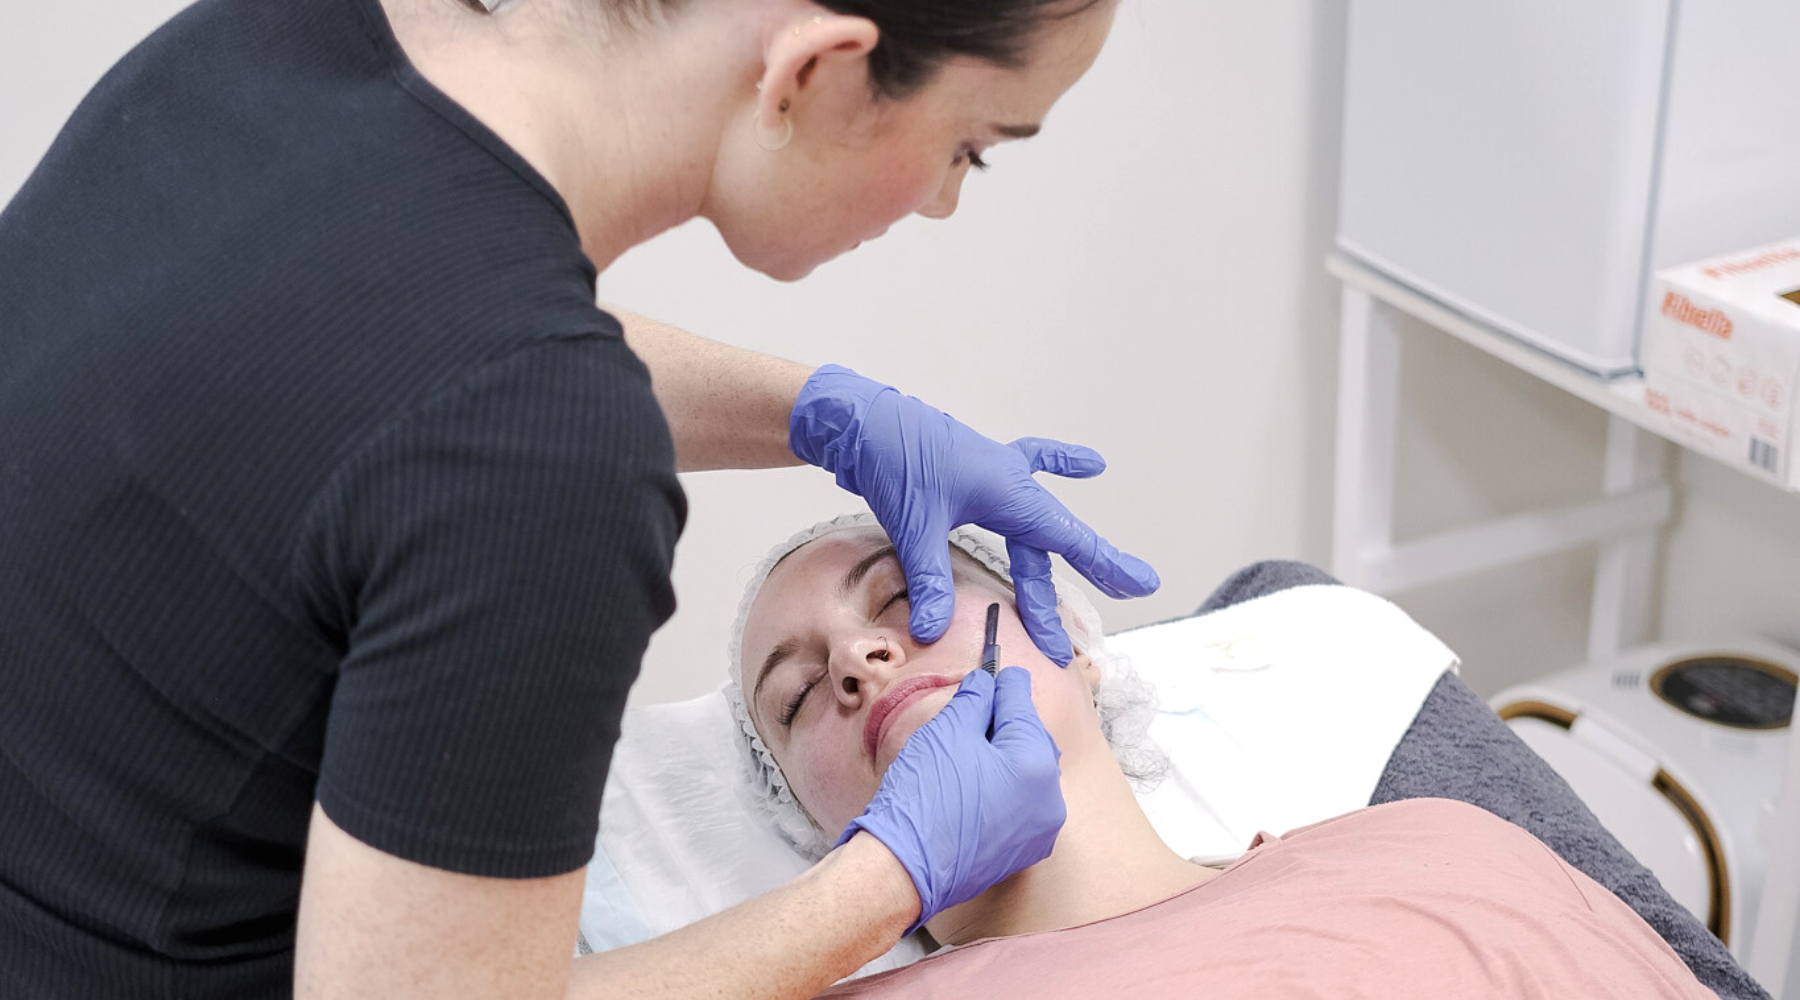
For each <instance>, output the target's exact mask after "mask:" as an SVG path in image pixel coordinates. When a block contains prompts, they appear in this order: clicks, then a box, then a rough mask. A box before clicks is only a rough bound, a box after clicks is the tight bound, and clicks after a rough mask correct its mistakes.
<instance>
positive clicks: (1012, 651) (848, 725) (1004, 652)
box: [741, 528, 1098, 835]
mask: <svg viewBox="0 0 1800 1000" xmlns="http://www.w3.org/2000/svg"><path fill="white" fill-rule="evenodd" d="M951 553H952V567H953V569H954V573H955V580H956V614H955V616H954V617H953V618H952V619H951V622H950V627H949V630H948V631H946V632H945V633H944V637H943V638H942V639H940V640H938V641H937V642H935V643H932V644H931V645H929V646H927V645H922V644H920V643H917V642H915V641H914V640H913V638H912V636H911V634H910V633H909V631H908V629H907V619H908V613H909V610H910V607H909V605H908V604H907V600H906V578H905V576H904V575H903V574H902V573H901V571H900V563H899V561H898V559H897V558H896V557H895V555H894V549H893V546H892V545H891V544H890V543H889V542H888V539H887V536H886V535H885V534H883V533H882V532H881V530H880V529H878V528H868V529H858V530H851V531H841V532H837V533H834V534H831V535H827V536H825V537H824V538H821V539H819V540H817V541H814V542H811V543H809V544H807V545H805V546H803V547H801V548H800V549H797V550H796V551H794V552H793V553H792V554H790V555H789V556H788V557H787V558H786V559H784V560H783V561H782V562H781V564H780V565H778V566H776V567H775V570H774V571H773V572H772V573H770V574H769V578H768V580H767V581H766V582H765V583H764V584H763V588H762V590H761V591H760V592H758V594H757V596H756V601H755V603H754V604H753V605H752V606H751V609H750V615H749V618H748V619H747V620H746V622H745V625H744V643H743V654H742V655H743V663H742V665H741V666H742V669H743V678H744V698H745V701H746V702H747V703H748V705H749V708H750V717H751V720H752V721H753V722H755V724H756V730H757V733H758V734H759V735H760V736H761V737H762V739H763V742H764V743H765V744H767V745H768V747H769V749H770V750H771V751H773V752H774V754H775V759H776V760H777V761H779V762H780V763H781V770H782V773H783V774H785V775H786V776H787V780H788V784H789V786H790V787H791V788H792V789H793V791H794V794H795V796H796V797H797V798H798V799H799V800H800V803H801V804H802V805H803V806H805V807H806V810H807V812H808V813H809V814H811V816H812V817H813V820H814V821H815V822H817V823H818V824H819V826H820V827H821V828H823V829H824V830H825V831H826V832H828V833H831V834H833V835H835V834H836V833H837V832H838V831H840V830H842V829H843V828H844V826H845V825H846V824H848V823H849V822H850V821H851V820H852V819H855V818H856V817H857V816H859V815H861V813H862V811H863V809H864V808H865V807H866V806H867V805H868V804H869V800H870V799H872V798H874V796H875V790H876V788H877V787H879V786H880V784H881V776H882V775H883V774H884V773H885V772H886V771H887V767H888V765H889V764H891V763H892V762H893V760H894V758H895V756H897V755H898V754H899V753H900V748H901V747H902V746H904V745H905V743H906V739H907V737H909V736H911V735H912V734H913V731H914V730H916V729H918V728H919V727H920V726H921V725H924V724H925V723H926V722H927V721H928V720H930V719H931V717H932V716H934V715H936V714H937V712H938V710H939V709H941V708H943V707H944V705H945V704H947V703H948V702H949V701H950V697H951V695H952V694H954V693H955V691H956V685H957V684H958V683H959V682H960V681H961V680H962V677H963V675H964V674H966V673H968V672H969V671H971V670H976V669H979V667H980V663H981V649H982V638H983V630H984V627H985V624H986V616H987V608H988V605H989V604H994V603H998V604H999V605H1000V631H999V642H1000V647H1001V656H1002V662H1001V666H1018V667H1024V668H1026V669H1027V670H1030V671H1031V674H1032V678H1031V694H1032V700H1033V702H1034V703H1035V705H1036V707H1037V710H1038V714H1039V715H1040V716H1041V717H1042V718H1043V720H1044V724H1045V726H1046V727H1047V728H1048V729H1049V730H1050V733H1051V736H1052V737H1054V738H1055V739H1056V740H1057V743H1058V745H1059V746H1061V747H1063V749H1064V750H1065V752H1067V751H1068V749H1069V743H1068V742H1066V741H1065V734H1069V733H1072V732H1075V731H1076V730H1077V727H1079V726H1081V725H1082V724H1083V723H1085V726H1086V727H1087V729H1089V730H1092V731H1093V732H1095V733H1097V732H1098V720H1097V718H1096V716H1095V714H1094V707H1093V691H1092V686H1091V685H1092V683H1093V681H1094V677H1093V673H1094V669H1093V666H1092V664H1091V663H1090V662H1089V661H1088V660H1087V659H1086V658H1085V657H1077V658H1076V660H1075V664H1074V665H1073V666H1071V667H1070V668H1069V669H1067V670H1064V669H1062V668H1060V667H1058V666H1056V664H1054V663H1052V662H1051V661H1050V660H1048V659H1047V658H1045V657H1044V655H1043V654H1042V653H1040V652H1039V651H1038V649H1037V647H1036V646H1035V645H1033V644H1032V642H1031V639H1030V638H1029V637H1028V636H1027V635H1026V633H1025V628H1024V626H1023V625H1022V624H1021V623H1020V621H1019V616H1018V612H1017V610H1016V609H1015V607H1014V606H1013V597H1012V593H1011V592H1010V591H1009V590H1008V588H1007V587H1006V585H1005V584H1004V583H1002V582H1001V581H1000V580H998V579H997V578H995V577H994V576H993V575H991V574H989V573H988V572H987V571H986V570H984V569H982V568H981V567H980V566H978V565H976V564H975V562H974V560H972V559H970V558H968V557H967V555H966V554H965V553H963V552H961V551H960V550H958V549H956V548H955V547H954V546H953V547H952V548H951Z"/></svg>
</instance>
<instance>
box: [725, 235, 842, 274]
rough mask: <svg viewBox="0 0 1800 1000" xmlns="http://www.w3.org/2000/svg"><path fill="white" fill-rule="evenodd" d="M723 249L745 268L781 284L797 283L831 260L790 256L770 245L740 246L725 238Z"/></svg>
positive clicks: (798, 255) (799, 255)
mask: <svg viewBox="0 0 1800 1000" xmlns="http://www.w3.org/2000/svg"><path fill="white" fill-rule="evenodd" d="M725 248H729V250H731V255H733V257H736V259H738V263H740V264H743V266H745V268H751V270H752V272H756V273H760V275H765V277H770V279H774V281H781V282H796V281H799V279H803V277H806V275H810V273H812V272H815V270H819V264H823V263H826V261H830V259H832V257H810V255H801V254H790V252H783V250H781V248H779V246H772V245H751V246H740V245H738V243H734V241H733V239H729V237H725ZM833 257H835V255H833Z"/></svg>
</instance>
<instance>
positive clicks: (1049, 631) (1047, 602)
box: [1006, 539, 1075, 667]
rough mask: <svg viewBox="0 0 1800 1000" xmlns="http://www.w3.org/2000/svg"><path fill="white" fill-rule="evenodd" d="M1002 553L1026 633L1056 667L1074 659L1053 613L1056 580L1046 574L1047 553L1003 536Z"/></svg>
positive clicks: (1069, 645)
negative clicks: (1004, 550)
mask: <svg viewBox="0 0 1800 1000" xmlns="http://www.w3.org/2000/svg"><path fill="white" fill-rule="evenodd" d="M1006 555H1007V558H1008V559H1009V560H1010V561H1011V563H1012V578H1013V594H1014V597H1015V598H1016V601H1017V604H1018V606H1019V620H1020V621H1022V622H1024V623H1025V632H1026V634H1027V635H1030V636H1031V641H1032V643H1034V644H1035V645H1036V646H1037V648H1038V649H1040V650H1042V651H1043V653H1044V655H1045V656H1048V657H1049V658H1050V659H1051V660H1052V661H1053V662H1055V664H1056V665H1057V666H1059V667H1066V666H1068V665H1069V664H1070V663H1071V662H1072V661H1073V660H1074V659H1075V647H1074V646H1073V645H1072V644H1071V643H1070V642H1069V635H1068V633H1067V632H1065V631H1063V623H1062V616H1061V615H1059V614H1057V612H1056V581H1055V580H1054V579H1052V578H1051V576H1050V556H1049V554H1048V553H1046V552H1044V550H1042V549H1036V548H1032V547H1031V546H1029V545H1026V544H1025V543H1023V542H1019V541H1015V540H1013V539H1007V542H1006Z"/></svg>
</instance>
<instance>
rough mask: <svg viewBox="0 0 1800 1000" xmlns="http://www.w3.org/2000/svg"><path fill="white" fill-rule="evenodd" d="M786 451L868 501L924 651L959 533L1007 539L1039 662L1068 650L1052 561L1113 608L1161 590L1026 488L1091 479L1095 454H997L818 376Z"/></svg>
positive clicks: (949, 602)
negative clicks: (970, 528)
mask: <svg viewBox="0 0 1800 1000" xmlns="http://www.w3.org/2000/svg"><path fill="white" fill-rule="evenodd" d="M788 446H789V447H790V448H792V449H793V450H794V454H795V455H797V456H799V457H800V459H801V460H802V461H804V462H808V463H811V464H813V465H816V466H819V467H820V468H822V469H824V470H825V471H827V472H830V473H833V474H834V475H836V476H837V482H838V485H839V486H842V487H843V488H844V489H847V490H849V491H850V492H852V493H855V494H857V495H858V496H860V497H862V498H863V499H864V500H867V501H868V503H869V509H870V510H872V511H874V513H875V519H876V520H877V521H879V522H881V526H882V527H883V528H884V529H886V530H887V533H888V537H889V538H891V539H893V541H894V547H895V548H896V549H897V550H899V555H900V566H901V568H902V570H904V572H905V573H906V584H907V589H908V590H909V591H910V592H911V593H910V595H909V598H910V601H911V603H912V622H911V625H912V634H913V636H914V637H915V638H917V639H918V640H919V641H921V642H935V641H937V640H938V639H939V638H940V637H942V636H943V634H944V630H945V629H946V628H948V627H949V625H950V615H951V612H952V611H953V610H954V609H955V607H956V589H955V585H954V584H953V583H952V582H951V577H950V543H949V535H950V530H951V529H952V528H955V527H957V526H958V525H963V524H978V525H980V526H982V527H983V528H986V529H988V530H989V531H993V532H995V533H997V534H999V535H1002V536H1004V537H1005V538H1006V551H1007V554H1008V555H1009V556H1010V557H1011V559H1012V575H1013V590H1014V593H1015V594H1016V595H1017V600H1018V606H1019V618H1020V620H1022V621H1023V622H1024V623H1025V630H1026V632H1028V633H1029V634H1030V635H1031V639H1032V641H1033V642H1034V643H1036V644H1037V647H1038V648H1039V649H1041V650H1043V651H1044V655H1046V656H1048V657H1050V658H1051V659H1052V660H1055V661H1056V662H1057V663H1059V664H1061V665H1063V666H1068V664H1069V661H1070V660H1072V659H1073V658H1074V650H1073V649H1072V648H1071V647H1070V645H1069V637H1068V634H1067V633H1065V632H1064V631H1063V627H1062V619H1061V618H1059V617H1058V616H1057V613H1056V586H1055V584H1053V583H1052V582H1051V579H1050V553H1052V552H1055V553H1057V554H1059V555H1061V556H1062V557H1063V558H1064V559H1066V560H1068V563H1069V565H1070V566H1073V567H1074V568H1075V570H1076V571H1077V572H1079V573H1080V574H1081V575H1082V576H1085V577H1087V578H1088V579H1089V580H1090V581H1092V582H1093V584H1094V585H1095V586H1096V587H1099V588H1100V591H1101V592H1102V593H1104V594H1106V595H1107V596H1108V597H1143V596H1146V595H1148V594H1151V593H1154V592H1155V590H1156V588H1157V587H1158V586H1160V585H1161V582H1162V581H1161V580H1159V579H1158V578H1157V575H1156V570H1154V569H1151V568H1150V564H1149V563H1146V562H1144V561H1143V560H1142V559H1139V558H1137V557H1136V556H1133V555H1129V554H1127V553H1124V552H1120V551H1119V550H1118V549H1116V548H1114V547H1113V546H1112V545H1111V544H1109V543H1108V542H1107V541H1106V539H1104V538H1101V537H1100V536H1099V535H1097V534H1095V533H1094V530H1093V529H1092V528H1089V527H1088V526H1087V525H1086V524H1083V523H1082V522H1081V520H1080V519H1079V518H1077V517H1076V516H1075V515H1073V514H1071V513H1069V510H1068V508H1067V507H1064V506H1063V505H1062V503H1061V501H1059V500H1057V499H1056V497H1054V496H1052V495H1050V491H1048V490H1046V489H1044V487H1043V485H1042V484H1040V483H1039V482H1038V481H1037V480H1036V479H1033V478H1032V474H1033V473H1037V472H1049V473H1053V474H1055V475H1058V476H1068V477H1071V478H1075V479H1086V478H1088V477H1090V476H1097V475H1099V474H1100V473H1101V472H1103V471H1105V469H1106V461H1105V459H1102V458H1101V457H1100V454H1099V453H1098V452H1096V451H1094V450H1093V449H1092V448H1083V447H1081V446H1080V445H1071V444H1063V443H1062V442H1060V441H1052V440H1050V439H1048V438H1020V439H1019V440H1017V441H1014V442H1013V443H1011V444H1001V443H999V442H998V441H994V440H991V439H989V438H986V437H983V436H982V435H981V434H978V433H976V432H975V431H973V430H971V429H970V428H968V427H967V426H965V425H963V424H962V423H960V422H958V421H957V420H956V419H955V418H953V417H951V416H949V415H948V414H946V413H944V412H942V411H940V410H937V409H934V408H932V407H931V406H928V405H926V404H925V403H923V402H921V401H919V400H918V399H915V398H913V397H912V396H908V395H906V394H904V393H902V392H900V391H899V390H898V389H895V388H893V387H892V386H888V385H883V384H882V383H880V382H876V381H874V380H872V379H867V378H864V377H863V376H861V375H858V374H856V373H855V372H853V371H851V370H850V369H848V368H844V367H842V366H839V365H826V366H824V367H823V368H820V369H819V370H818V371H816V372H813V374H812V377H811V378H809V379H807V381H806V385H805V387H803V388H802V389H801V390H800V398H799V400H798V401H796V402H795V403H794V412H793V414H792V416H790V417H789V419H788Z"/></svg>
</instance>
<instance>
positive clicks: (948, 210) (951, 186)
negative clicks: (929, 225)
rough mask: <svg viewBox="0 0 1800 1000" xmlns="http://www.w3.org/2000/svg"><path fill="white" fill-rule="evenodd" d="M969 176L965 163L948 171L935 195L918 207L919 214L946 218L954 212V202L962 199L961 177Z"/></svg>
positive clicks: (926, 216) (932, 217)
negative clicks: (942, 184)
mask: <svg viewBox="0 0 1800 1000" xmlns="http://www.w3.org/2000/svg"><path fill="white" fill-rule="evenodd" d="M967 176H969V168H968V166H967V165H966V164H965V165H963V166H960V167H957V168H956V169H954V170H952V171H950V173H949V174H947V175H945V177H944V186H943V187H941V188H938V193H937V197H935V198H932V199H931V200H930V201H928V202H926V203H925V204H924V205H923V206H921V207H920V208H919V214H920V215H923V216H924V217H925V218H927V219H948V218H949V217H951V216H952V215H955V214H956V204H957V202H959V201H961V200H962V185H963V178H965V177H967Z"/></svg>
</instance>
